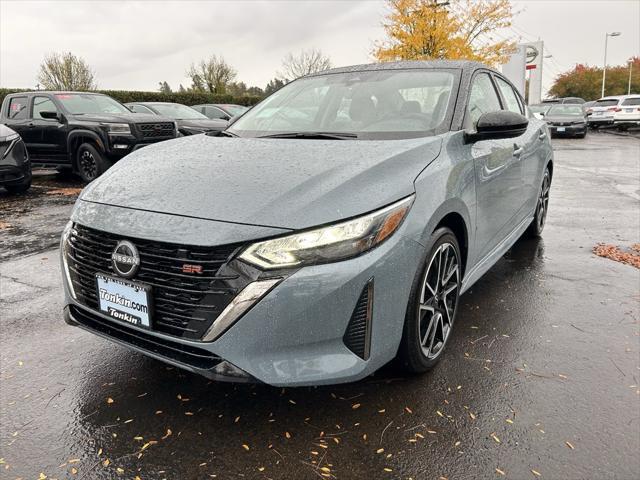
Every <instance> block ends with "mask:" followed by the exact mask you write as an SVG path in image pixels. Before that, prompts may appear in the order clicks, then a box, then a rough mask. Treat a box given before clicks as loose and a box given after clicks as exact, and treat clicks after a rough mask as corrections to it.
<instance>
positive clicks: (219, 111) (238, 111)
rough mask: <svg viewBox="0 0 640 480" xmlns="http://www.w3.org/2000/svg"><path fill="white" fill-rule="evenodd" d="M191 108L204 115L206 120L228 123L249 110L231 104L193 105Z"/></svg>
mask: <svg viewBox="0 0 640 480" xmlns="http://www.w3.org/2000/svg"><path fill="white" fill-rule="evenodd" d="M191 108H193V109H194V110H196V111H198V112H200V113H202V114H203V115H206V116H207V118H217V119H220V120H226V121H230V120H231V119H232V118H235V117H239V116H240V115H242V114H243V113H244V112H246V111H247V110H249V107H245V106H243V105H233V104H218V103H206V104H202V105H194V106H192V107H191Z"/></svg>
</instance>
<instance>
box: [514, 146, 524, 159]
mask: <svg viewBox="0 0 640 480" xmlns="http://www.w3.org/2000/svg"><path fill="white" fill-rule="evenodd" d="M514 147H515V148H514V150H513V156H514V157H519V156H520V155H522V152H524V148H523V147H517V146H516V145H514Z"/></svg>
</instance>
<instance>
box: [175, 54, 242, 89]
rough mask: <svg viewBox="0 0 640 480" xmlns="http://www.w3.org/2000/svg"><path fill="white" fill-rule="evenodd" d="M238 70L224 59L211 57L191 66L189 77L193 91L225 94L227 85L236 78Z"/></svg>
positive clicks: (215, 56) (188, 72)
mask: <svg viewBox="0 0 640 480" xmlns="http://www.w3.org/2000/svg"><path fill="white" fill-rule="evenodd" d="M236 75H237V72H236V70H235V69H234V68H233V67H232V66H231V65H229V64H228V63H227V62H226V61H225V59H224V58H222V57H218V56H217V55H211V57H210V58H209V59H207V60H201V61H200V63H198V64H197V65H196V64H191V67H190V68H189V70H188V71H187V76H188V77H189V78H190V79H191V89H192V90H194V91H197V92H211V93H225V92H226V89H227V85H229V83H231V82H232V81H233V80H234V79H235V78H236Z"/></svg>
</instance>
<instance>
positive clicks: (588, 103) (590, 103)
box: [582, 100, 596, 112]
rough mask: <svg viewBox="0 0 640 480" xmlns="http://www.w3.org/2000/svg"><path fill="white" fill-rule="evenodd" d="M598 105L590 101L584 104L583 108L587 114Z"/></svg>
mask: <svg viewBox="0 0 640 480" xmlns="http://www.w3.org/2000/svg"><path fill="white" fill-rule="evenodd" d="M595 103H596V101H595V100H590V101H588V102H584V103H583V104H582V108H584V110H585V112H588V111H589V109H590V108H591V107H592V106H593V105H594V104H595Z"/></svg>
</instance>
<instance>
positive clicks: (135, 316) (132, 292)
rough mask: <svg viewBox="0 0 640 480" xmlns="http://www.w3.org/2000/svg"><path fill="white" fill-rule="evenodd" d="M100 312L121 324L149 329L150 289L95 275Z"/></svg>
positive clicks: (127, 281)
mask: <svg viewBox="0 0 640 480" xmlns="http://www.w3.org/2000/svg"><path fill="white" fill-rule="evenodd" d="M96 287H97V289H98V301H99V307H100V311H101V312H103V313H106V314H107V315H109V316H110V317H112V318H115V319H116V320H120V321H121V322H126V323H131V324H132V325H136V326H138V327H145V328H151V311H150V310H151V309H150V303H151V302H150V298H151V287H150V286H148V285H143V284H140V283H136V282H130V281H129V280H125V279H123V278H116V277H111V276H108V275H104V274H102V273H97V274H96Z"/></svg>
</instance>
